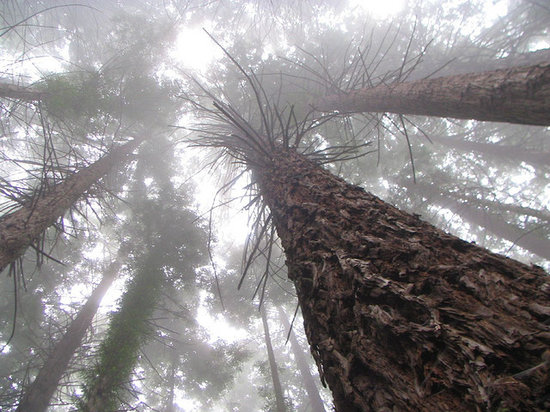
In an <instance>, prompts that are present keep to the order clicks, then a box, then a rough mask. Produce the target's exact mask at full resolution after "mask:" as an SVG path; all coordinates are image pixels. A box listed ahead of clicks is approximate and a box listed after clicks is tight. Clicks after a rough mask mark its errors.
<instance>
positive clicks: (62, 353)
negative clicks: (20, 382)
mask: <svg viewBox="0 0 550 412" xmlns="http://www.w3.org/2000/svg"><path fill="white" fill-rule="evenodd" d="M120 266H121V265H120V260H117V261H115V262H114V263H112V264H111V265H110V267H109V268H108V269H107V271H106V273H105V274H104V275H103V278H102V279H101V282H100V283H99V285H98V286H97V287H96V288H95V289H94V291H93V292H92V294H91V295H90V297H89V298H88V301H87V302H86V303H85V304H84V305H83V306H82V308H81V309H80V311H79V312H78V315H77V316H76V318H75V319H74V320H73V321H72V322H71V324H70V326H69V328H68V329H67V332H65V334H64V335H63V337H62V338H61V340H60V341H59V342H58V343H57V344H56V345H55V347H54V350H53V352H52V353H51V354H50V355H49V357H48V359H47V360H46V362H45V363H44V366H42V368H41V369H40V371H39V372H38V375H37V376H36V379H35V380H34V382H33V383H32V384H31V386H30V387H29V388H28V389H27V391H26V392H25V394H24V395H23V398H22V399H21V402H20V403H19V406H18V407H17V409H16V411H17V412H28V411H33V412H42V411H45V410H46V409H47V408H48V405H49V403H50V399H51V398H52V396H53V394H54V392H55V390H56V389H57V385H58V384H59V380H60V379H61V377H62V376H63V374H64V373H65V371H66V370H67V366H68V365H69V362H70V360H71V358H72V357H73V355H74V353H75V352H76V350H77V349H78V347H79V346H80V343H81V342H82V339H83V338H84V334H85V333H86V330H87V329H88V327H89V326H90V324H91V323H92V319H93V318H94V316H95V314H96V312H97V308H98V307H99V304H100V303H101V299H103V296H104V295H105V293H106V292H107V290H108V289H109V287H110V286H111V284H112V283H113V281H114V279H115V277H116V275H117V273H118V270H119V269H120Z"/></svg>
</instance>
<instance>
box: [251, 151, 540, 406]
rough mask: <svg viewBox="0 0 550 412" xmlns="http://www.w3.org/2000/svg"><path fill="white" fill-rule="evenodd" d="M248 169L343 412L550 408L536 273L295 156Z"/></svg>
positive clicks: (276, 154)
mask: <svg viewBox="0 0 550 412" xmlns="http://www.w3.org/2000/svg"><path fill="white" fill-rule="evenodd" d="M254 172H255V176H256V179H257V182H258V185H259V188H260V192H261V194H262V196H263V198H264V201H265V202H266V203H267V205H268V206H269V207H270V209H271V213H272V216H273V219H274V224H275V225H276V228H277V232H278V234H279V236H280V238H281V242H282V245H283V247H284V250H285V254H286V259H287V265H288V269H289V277H290V278H291V279H292V280H293V281H294V282H295V285H296V291H297V295H298V299H299V302H300V306H301V309H302V313H303V316H304V324H305V330H306V334H307V336H308V340H309V343H310V345H311V350H312V353H313V355H314V358H315V359H316V361H317V364H318V365H319V367H320V375H321V379H322V380H323V382H326V383H328V385H329V387H330V388H331V390H332V393H333V395H334V402H335V406H336V409H337V410H338V411H392V410H394V411H395V410H409V411H460V410H465V411H466V410H467V411H470V410H506V409H508V410H547V409H548V408H549V407H550V405H549V404H548V400H547V399H546V398H547V395H548V393H550V392H549V391H550V385H549V374H548V373H547V367H548V361H547V358H546V356H547V355H546V354H545V351H547V350H548V348H549V347H550V327H549V326H548V325H547V324H546V323H545V321H547V320H548V318H549V316H550V306H549V296H550V283H549V282H548V276H547V275H546V273H545V272H544V271H543V270H542V269H540V268H538V267H530V266H526V265H523V264H521V263H519V262H516V261H514V260H511V259H507V258H505V257H503V256H500V255H496V254H493V253H491V252H489V251H487V250H485V249H483V248H480V247H478V246H476V245H474V244H470V243H467V242H465V241H462V240H460V239H459V238H457V237H454V236H451V235H449V234H447V233H444V232H443V231H441V230H439V229H437V228H435V227H434V226H432V225H430V224H427V223H425V222H423V221H421V220H420V219H418V218H417V217H415V216H413V215H410V214H408V213H405V212H402V211H400V210H398V209H396V208H394V207H392V206H390V205H388V204H386V203H385V202H383V201H382V200H380V199H379V198H377V197H376V196H373V195H371V194H369V193H367V192H365V191H364V190H363V189H361V188H359V187H356V186H353V185H350V184H347V183H346V182H345V181H343V180H342V179H340V178H337V177H335V176H333V175H331V174H330V173H329V172H328V171H326V170H324V169H322V168H321V167H319V166H317V165H315V164H314V163H313V162H311V161H310V160H308V159H306V158H304V157H302V156H300V155H299V154H297V153H296V152H294V151H291V150H284V149H274V150H273V152H272V153H271V155H270V157H269V158H268V159H266V160H265V161H264V164H263V166H262V167H258V168H255V170H254ZM545 402H546V403H545Z"/></svg>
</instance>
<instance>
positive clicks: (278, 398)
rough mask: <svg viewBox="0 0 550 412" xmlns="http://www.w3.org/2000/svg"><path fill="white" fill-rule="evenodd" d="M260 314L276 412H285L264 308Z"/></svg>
mask: <svg viewBox="0 0 550 412" xmlns="http://www.w3.org/2000/svg"><path fill="white" fill-rule="evenodd" d="M260 313H261V314H262V324H263V326H264V336H265V346H266V347H267V358H268V359H269V369H270V371H271V380H272V381H273V390H274V392H275V401H276V403H277V412H285V411H286V406H285V397H284V394H283V387H282V386H281V380H280V379H279V371H278V370H277V362H276V361H275V353H273V346H272V345H271V337H270V336H269V325H268V324H267V316H266V314H265V307H264V306H262V307H261V308H260Z"/></svg>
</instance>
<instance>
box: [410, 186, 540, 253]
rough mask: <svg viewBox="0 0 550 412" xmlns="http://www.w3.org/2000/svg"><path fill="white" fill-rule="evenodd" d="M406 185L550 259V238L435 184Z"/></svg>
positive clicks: (464, 217) (494, 232)
mask: <svg viewBox="0 0 550 412" xmlns="http://www.w3.org/2000/svg"><path fill="white" fill-rule="evenodd" d="M406 187H407V189H408V190H413V191H415V192H419V193H423V194H424V195H426V196H429V197H430V199H431V200H432V201H433V202H435V203H437V204H439V205H441V206H443V207H446V208H449V209H450V210H452V211H453V212H455V213H456V214H458V215H459V216H461V217H462V218H463V219H465V220H466V221H468V222H470V223H473V224H475V225H478V226H481V227H484V228H486V229H487V230H488V231H489V232H491V233H493V234H495V235H497V236H499V237H501V238H503V239H506V240H509V241H510V242H512V243H514V244H516V245H518V246H520V247H522V248H524V249H526V250H528V251H529V252H531V253H534V254H536V255H538V256H540V257H541V258H544V259H549V260H550V240H549V239H546V238H544V237H540V236H536V234H537V233H536V232H533V233H528V232H527V231H525V230H523V229H521V228H519V227H517V226H515V225H512V224H510V223H507V222H505V221H503V219H502V218H501V217H499V216H496V215H494V214H491V213H488V212H486V211H485V210H482V209H479V208H477V207H475V206H472V205H471V204H470V203H469V202H468V203H466V202H460V201H458V200H457V199H453V198H452V197H451V196H444V195H443V194H442V193H440V192H439V191H438V190H437V189H436V187H435V186H433V185H425V184H424V185H423V184H417V185H415V186H410V185H407V186H406Z"/></svg>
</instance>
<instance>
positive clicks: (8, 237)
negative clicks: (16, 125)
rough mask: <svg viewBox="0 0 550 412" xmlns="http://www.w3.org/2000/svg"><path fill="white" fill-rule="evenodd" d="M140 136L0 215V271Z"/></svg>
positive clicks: (122, 155)
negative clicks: (11, 210) (8, 212)
mask: <svg viewBox="0 0 550 412" xmlns="http://www.w3.org/2000/svg"><path fill="white" fill-rule="evenodd" d="M141 140H142V139H135V140H133V141H131V142H129V143H126V144H125V145H123V146H120V147H118V148H116V149H114V150H113V151H112V152H111V153H109V154H107V155H105V156H103V157H102V158H101V159H99V160H98V161H96V162H95V163H93V164H91V165H90V166H88V167H86V168H84V169H82V170H80V171H78V172H77V173H75V174H74V175H72V176H70V177H68V178H67V179H66V180H65V181H63V182H62V183H59V184H57V185H55V186H53V187H49V188H47V189H44V190H43V192H42V193H40V194H38V195H37V196H35V197H34V198H33V200H32V201H31V202H30V203H28V204H26V205H23V206H22V207H21V208H19V209H18V210H16V211H15V212H13V213H10V214H8V215H6V216H3V217H2V218H1V219H0V271H2V270H3V269H4V268H5V267H6V266H7V265H9V264H10V263H12V262H14V261H15V260H16V259H17V258H19V257H21V256H22V255H23V253H24V252H25V250H26V249H27V248H28V247H29V246H30V245H31V244H32V243H33V242H34V241H35V240H36V239H38V238H39V237H40V235H41V234H42V233H43V232H44V231H45V230H46V229H47V228H48V227H49V226H51V225H53V224H54V223H55V221H56V220H57V219H58V218H59V217H61V216H63V215H64V214H65V212H66V211H67V210H68V209H69V208H70V207H71V206H72V205H73V204H74V203H75V202H76V201H77V200H78V199H79V198H80V197H81V196H82V195H83V194H84V193H85V192H86V191H87V190H88V189H89V188H90V187H91V186H92V185H93V184H94V183H97V181H98V180H99V179H100V178H101V177H103V176H104V175H106V174H107V173H108V172H109V171H110V170H111V169H112V168H113V167H114V166H117V165H119V164H120V163H121V162H122V161H123V159H124V158H125V157H126V156H127V155H128V154H130V153H131V152H132V150H134V149H135V148H136V147H137V145H139V143H140V142H141Z"/></svg>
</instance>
